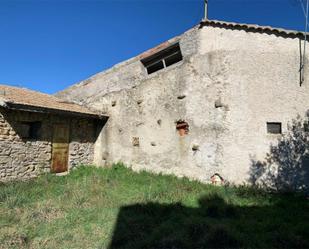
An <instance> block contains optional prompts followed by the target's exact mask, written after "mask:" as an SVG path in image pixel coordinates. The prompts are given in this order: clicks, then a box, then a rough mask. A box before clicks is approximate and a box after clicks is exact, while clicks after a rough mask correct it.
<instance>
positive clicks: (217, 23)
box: [200, 20, 308, 38]
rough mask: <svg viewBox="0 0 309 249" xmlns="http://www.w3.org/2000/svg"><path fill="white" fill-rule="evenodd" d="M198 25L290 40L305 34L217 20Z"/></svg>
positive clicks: (202, 22)
mask: <svg viewBox="0 0 309 249" xmlns="http://www.w3.org/2000/svg"><path fill="white" fill-rule="evenodd" d="M200 25H201V27H203V26H213V27H222V28H231V29H242V30H246V31H252V32H261V33H270V34H275V35H278V36H283V37H291V38H304V36H305V32H301V31H297V30H288V29H282V28H274V27H271V26H260V25H256V24H245V23H236V22H225V21H218V20H202V21H201V23H200ZM307 34H308V33H307Z"/></svg>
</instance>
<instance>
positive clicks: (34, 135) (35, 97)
mask: <svg viewBox="0 0 309 249" xmlns="http://www.w3.org/2000/svg"><path fill="white" fill-rule="evenodd" d="M105 121H106V117H104V116H101V115H99V114H97V113H96V112H93V111H90V110H89V109H87V108H85V107H82V106H79V105H77V104H73V103H69V102H65V101H63V100H61V99H58V98H56V97H54V96H50V95H47V94H43V93H38V92H34V91H30V90H27V89H22V88H17V87H9V86H4V85H0V181H7V180H13V179H17V178H18V179H25V178H30V177H34V176H37V175H38V174H40V173H43V172H54V173H62V172H67V171H69V170H70V169H71V168H73V167H75V166H76V165H80V164H92V163H93V160H94V144H95V141H96V139H97V135H98V132H100V129H101V128H102V126H103V124H104V122H105Z"/></svg>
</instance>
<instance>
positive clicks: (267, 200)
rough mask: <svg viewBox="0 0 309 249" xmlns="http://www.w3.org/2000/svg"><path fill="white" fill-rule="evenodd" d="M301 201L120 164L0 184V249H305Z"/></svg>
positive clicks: (307, 227)
mask: <svg viewBox="0 0 309 249" xmlns="http://www.w3.org/2000/svg"><path fill="white" fill-rule="evenodd" d="M308 210H309V200H307V199H305V198H304V197H303V196H298V195H292V194H271V193H266V192H263V191H261V190H258V189H252V188H248V187H238V188H236V187H215V186H211V185H205V184H201V183H198V182H195V181H189V180H188V179H185V178H184V179H179V178H176V177H173V176H162V175H154V174H150V173H146V172H140V173H135V172H133V171H131V170H130V169H127V168H125V167H123V166H121V165H115V166H114V167H113V168H109V169H108V168H94V167H81V168H79V169H77V170H74V171H73V172H71V174H69V175H67V176H62V177H57V176H54V175H44V176H42V177H39V178H37V179H34V180H31V181H28V182H12V183H6V184H0V248H31V249H32V248H33V249H34V248H40V249H41V248H57V249H58V248H87V249H88V248H110V249H112V248H113V249H114V248H132V249H137V248H162V249H163V248H165V249H166V248H170V249H171V248H174V249H176V248H177V249H180V248H188V249H189V248H213V247H217V248H223V247H224V248H226V247H230V248H239V247H241V248H309V211H308Z"/></svg>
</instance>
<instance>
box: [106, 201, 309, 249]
mask: <svg viewBox="0 0 309 249" xmlns="http://www.w3.org/2000/svg"><path fill="white" fill-rule="evenodd" d="M271 198H274V199H273V201H271V203H273V204H272V205H269V206H245V207H241V206H235V205H232V204H228V203H226V202H225V201H224V200H223V199H222V198H220V197H219V196H208V197H203V198H201V199H200V200H199V207H198V208H189V207H185V206H183V205H182V204H180V203H175V204H170V205H169V204H159V203H147V204H136V205H130V206H125V207H122V208H121V210H120V212H119V215H118V219H117V223H116V226H115V230H114V234H113V237H112V241H111V243H110V245H109V249H116V248H134V249H138V248H153V249H154V248H160V249H161V248H162V249H163V248H164V249H172V248H173V249H181V248H240V247H242V248H244V247H245V248H248V247H251V248H257V247H259V248H309V241H308V238H309V226H308V219H309V215H308V207H309V206H308V200H306V199H304V198H300V197H295V196H292V195H289V196H288V195H285V196H281V197H278V196H277V197H271ZM306 221H307V223H306Z"/></svg>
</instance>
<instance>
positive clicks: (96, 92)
mask: <svg viewBox="0 0 309 249" xmlns="http://www.w3.org/2000/svg"><path fill="white" fill-rule="evenodd" d="M303 42H304V34H303V33H302V32H298V31H289V30H283V29H276V28H272V27H263V26H257V25H247V24H239V23H229V22H221V21H209V20H207V21H202V22H201V23H200V24H199V25H197V26H196V27H193V28H192V29H190V30H188V31H187V32H185V33H184V34H182V35H180V36H178V37H175V38H172V39H170V40H168V41H167V42H165V43H163V44H161V45H159V46H157V47H155V48H153V49H150V50H149V51H147V52H145V53H143V54H141V55H138V56H136V57H134V58H132V59H129V60H127V61H124V62H122V63H120V64H118V65H115V66H114V67H112V68H110V69H108V70H106V71H104V72H101V73H98V74H96V75H94V76H92V77H90V78H89V79H86V80H84V81H82V82H80V83H78V84H76V85H73V86H72V87H69V88H68V89H65V90H64V91H62V92H59V93H58V94H57V96H58V97H60V98H62V99H64V100H67V101H75V102H76V103H79V104H82V105H84V106H88V107H90V108H93V109H95V110H97V111H100V112H103V113H105V114H106V115H107V116H109V120H108V122H107V123H106V125H105V126H104V128H103V131H102V132H101V134H100V136H99V137H98V141H97V144H96V148H97V156H96V160H95V163H96V164H97V165H106V164H107V165H109V164H111V163H113V162H117V161H122V162H124V163H125V164H127V165H129V166H132V168H133V169H135V170H141V169H147V170H149V171H154V172H163V173H173V174H176V175H179V176H187V177H190V178H194V179H199V180H201V181H206V182H208V181H210V179H211V177H212V176H216V177H217V178H218V179H225V180H228V181H230V182H234V183H243V182H249V181H250V179H252V178H253V177H254V176H252V172H254V169H252V167H254V166H257V167H260V166H261V167H262V168H263V167H266V164H267V155H269V153H270V150H271V148H272V146H276V145H277V144H278V142H279V141H280V139H281V138H282V137H283V136H284V135H285V134H287V133H288V132H289V129H288V127H289V124H290V123H291V122H292V121H293V120H294V119H295V118H296V117H297V116H298V115H300V116H301V117H303V118H304V119H305V118H306V112H307V110H308V109H309V74H308V65H309V64H308V63H307V64H306V66H305V68H304V70H301V69H300V64H301V63H302V45H303ZM304 122H305V120H304ZM304 151H306V152H304V153H305V158H308V157H307V156H308V149H305V150H304ZM306 153H307V154H306ZM302 156H304V155H302ZM303 161H304V162H306V163H305V164H306V165H305V167H306V169H308V161H306V160H305V159H304V160H303ZM303 161H302V162H303ZM277 164H278V163H277ZM302 165H304V163H302ZM277 166H278V165H277ZM261 167H260V168H261ZM302 167H303V166H302ZM303 169H304V167H303V168H302V170H303ZM307 172H308V170H307ZM300 175H301V177H302V176H303V175H304V174H303V173H301V174H300ZM307 176H308V174H307ZM213 179H214V178H213Z"/></svg>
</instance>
